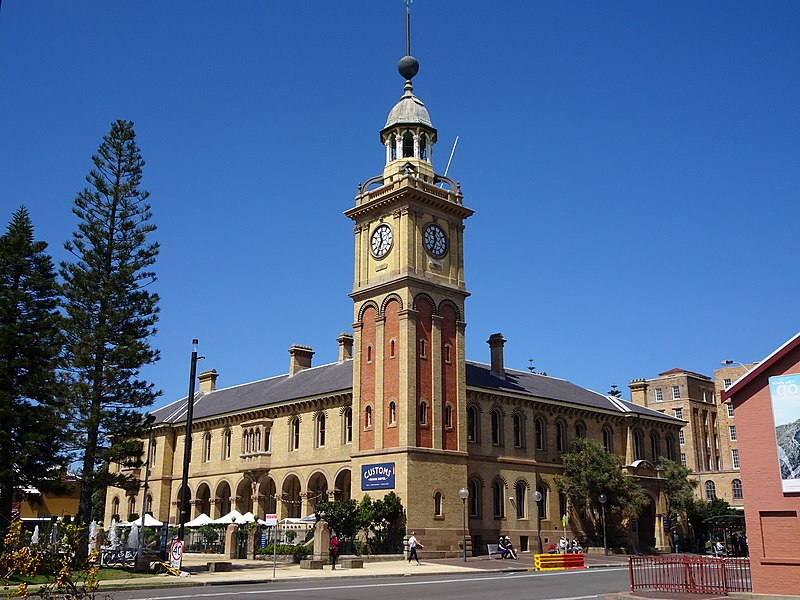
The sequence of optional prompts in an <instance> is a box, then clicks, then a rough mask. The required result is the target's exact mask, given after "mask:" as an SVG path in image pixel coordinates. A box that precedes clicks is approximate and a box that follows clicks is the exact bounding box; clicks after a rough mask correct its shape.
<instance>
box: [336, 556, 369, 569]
mask: <svg viewBox="0 0 800 600" xmlns="http://www.w3.org/2000/svg"><path fill="white" fill-rule="evenodd" d="M339 564H340V565H341V566H342V567H343V568H345V569H363V568H364V559H363V558H340V559H339Z"/></svg>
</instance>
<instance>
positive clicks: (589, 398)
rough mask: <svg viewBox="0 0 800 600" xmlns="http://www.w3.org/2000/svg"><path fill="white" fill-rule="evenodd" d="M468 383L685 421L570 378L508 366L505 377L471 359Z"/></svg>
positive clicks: (616, 410)
mask: <svg viewBox="0 0 800 600" xmlns="http://www.w3.org/2000/svg"><path fill="white" fill-rule="evenodd" d="M466 366H467V387H477V388H486V389H490V390H495V391H498V392H509V393H514V394H522V395H525V396H534V397H536V398H545V399H548V400H557V401H559V402H564V403H567V404H573V405H575V406H576V407H587V408H599V409H605V410H610V411H613V412H621V413H626V412H627V413H634V414H639V415H643V416H649V417H661V418H667V419H669V420H671V421H675V422H676V423H683V421H682V420H681V419H676V418H674V417H671V416H670V415H667V414H665V413H661V412H658V411H657V410H652V409H650V408H645V407H644V406H639V405H638V404H634V403H633V402H628V401H627V400H622V399H621V398H614V397H613V396H605V395H603V394H600V393H598V392H593V391H592V390H587V389H586V388H582V387H580V386H579V385H575V384H574V383H570V382H569V381H567V380H566V379H559V378H557V377H550V376H549V375H541V374H540V373H531V372H529V371H515V370H513V369H506V376H505V379H501V378H499V377H497V376H495V375H493V374H492V373H491V367H490V365H486V364H483V363H476V362H472V361H467V363H466Z"/></svg>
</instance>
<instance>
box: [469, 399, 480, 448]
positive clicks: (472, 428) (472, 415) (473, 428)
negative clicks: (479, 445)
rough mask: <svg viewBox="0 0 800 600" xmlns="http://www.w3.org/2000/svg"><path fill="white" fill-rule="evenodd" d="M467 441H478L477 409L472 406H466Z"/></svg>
mask: <svg viewBox="0 0 800 600" xmlns="http://www.w3.org/2000/svg"><path fill="white" fill-rule="evenodd" d="M467 441H468V442H477V441H478V409H477V408H475V407H474V406H468V407H467Z"/></svg>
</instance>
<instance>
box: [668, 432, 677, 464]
mask: <svg viewBox="0 0 800 600" xmlns="http://www.w3.org/2000/svg"><path fill="white" fill-rule="evenodd" d="M666 440H667V458H668V459H669V460H675V440H674V439H673V438H672V436H671V435H668V436H667V438H666Z"/></svg>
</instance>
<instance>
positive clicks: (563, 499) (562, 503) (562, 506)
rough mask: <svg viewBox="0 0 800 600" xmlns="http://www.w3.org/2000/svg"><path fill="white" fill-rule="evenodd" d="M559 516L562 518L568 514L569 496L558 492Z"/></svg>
mask: <svg viewBox="0 0 800 600" xmlns="http://www.w3.org/2000/svg"><path fill="white" fill-rule="evenodd" d="M558 514H559V516H561V517H563V516H564V515H566V514H567V495H566V494H565V493H564V492H558Z"/></svg>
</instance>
